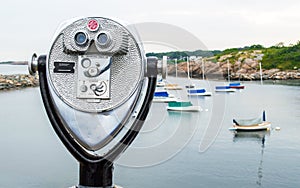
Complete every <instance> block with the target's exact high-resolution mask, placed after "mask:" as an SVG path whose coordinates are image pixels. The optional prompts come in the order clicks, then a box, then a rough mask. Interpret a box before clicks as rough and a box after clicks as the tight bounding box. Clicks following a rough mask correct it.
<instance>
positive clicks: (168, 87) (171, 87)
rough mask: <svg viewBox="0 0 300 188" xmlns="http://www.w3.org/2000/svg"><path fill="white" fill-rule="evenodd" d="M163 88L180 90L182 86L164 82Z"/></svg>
mask: <svg viewBox="0 0 300 188" xmlns="http://www.w3.org/2000/svg"><path fill="white" fill-rule="evenodd" d="M164 89H166V90H182V87H181V86H179V85H178V84H166V85H165V87H164Z"/></svg>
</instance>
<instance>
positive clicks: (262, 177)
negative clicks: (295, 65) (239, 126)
mask: <svg viewBox="0 0 300 188" xmlns="http://www.w3.org/2000/svg"><path fill="white" fill-rule="evenodd" d="M168 81H169V82H172V83H179V84H180V85H182V86H183V87H184V85H185V84H187V83H189V81H188V80H187V79H177V80H175V79H174V78H169V79H168ZM193 82H194V83H195V84H196V85H197V86H199V87H200V86H206V87H207V88H209V87H213V86H214V85H216V84H223V83H222V82H209V83H206V82H205V83H204V82H202V81H193ZM245 86H246V89H245V90H241V91H239V92H235V93H231V94H228V93H215V92H214V91H213V96H212V97H193V98H189V100H191V101H192V102H193V104H195V105H201V106H202V108H203V109H204V110H203V111H202V112H199V113H174V112H173V113H171V112H167V111H166V110H165V106H166V105H165V104H160V103H155V104H153V105H152V108H151V112H150V114H149V118H148V120H147V121H146V123H145V126H144V128H143V130H142V132H141V133H140V134H139V136H138V137H137V139H136V140H135V142H134V144H133V145H132V149H130V150H127V151H126V152H125V154H124V155H123V156H122V157H121V158H120V159H119V160H118V161H117V164H116V165H115V171H114V182H115V183H116V184H117V185H121V186H123V187H124V188H140V187H149V188H153V187H170V188H171V187H172V188H182V187H193V188H194V187H195V188H197V187H222V188H224V187H225V188H227V187H228V188H235V187H236V188H240V187H243V188H244V187H245V188H248V187H249V188H250V187H251V188H252V187H270V188H271V187H272V188H273V187H286V188H287V187H291V188H292V187H293V188H296V187H299V186H300V180H299V177H300V162H299V161H300V136H299V134H300V124H299V122H300V95H299V94H300V87H299V86H284V85H272V84H271V85H259V84H257V83H245ZM170 92H171V93H173V94H174V95H176V96H179V97H180V98H182V99H183V100H184V99H188V98H187V96H186V95H185V92H186V91H185V89H184V90H182V91H170ZM217 98H220V99H223V101H221V102H219V103H220V104H218V105H219V106H218V105H215V106H213V104H214V100H216V99H217ZM214 108H215V109H217V108H218V109H224V110H223V113H220V114H218V116H220V117H218V118H220V119H221V120H222V121H221V123H220V124H218V125H211V124H210V122H214V121H212V118H214V117H215V116H214V115H213V114H212V111H213V109H214ZM262 110H266V114H267V120H269V121H271V122H272V126H273V127H281V130H280V131H275V130H271V131H270V132H253V133H244V134H234V133H233V132H230V131H228V128H229V127H230V126H231V121H232V118H251V117H256V116H258V115H260V114H261V112H262ZM209 126H215V127H219V128H220V129H210V128H209ZM206 130H212V132H210V134H211V135H214V134H215V135H217V136H216V138H215V139H212V140H211V142H212V144H211V145H210V147H208V148H207V149H206V150H205V151H203V150H200V149H199V148H200V145H201V143H203V142H205V141H207V140H205V139H203V138H207V137H205V131H206ZM215 130H217V131H215ZM0 134H1V137H0V143H1V145H0V149H1V155H0V187H11V188H18V187H39V188H40V187H45V188H53V187H70V186H73V185H76V184H78V164H77V162H76V161H75V159H74V158H73V157H72V156H71V155H70V154H69V153H68V151H67V150H66V149H65V148H64V146H63V145H62V144H61V142H60V140H59V139H58V137H57V136H56V135H55V133H54V131H53V129H52V127H51V125H50V124H49V121H48V119H47V116H46V114H45V111H44V107H43V105H42V102H41V99H40V93H39V89H38V88H29V89H24V90H16V91H7V92H1V93H0ZM263 137H264V138H265V143H264V144H262V138H263ZM209 138H213V137H209ZM208 142H210V140H208ZM160 146H163V147H162V149H161V151H160V152H158V151H157V150H155V148H159V147H160ZM141 148H142V151H145V152H143V153H144V155H143V153H142V154H141V153H135V150H138V149H141ZM145 153H146V154H145Z"/></svg>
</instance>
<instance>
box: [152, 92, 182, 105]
mask: <svg viewBox="0 0 300 188" xmlns="http://www.w3.org/2000/svg"><path fill="white" fill-rule="evenodd" d="M177 100H178V99H177V98H175V97H174V95H170V94H169V93H168V92H166V91H156V92H154V97H153V102H166V103H167V102H171V101H177Z"/></svg>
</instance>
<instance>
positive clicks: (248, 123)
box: [229, 111, 271, 131]
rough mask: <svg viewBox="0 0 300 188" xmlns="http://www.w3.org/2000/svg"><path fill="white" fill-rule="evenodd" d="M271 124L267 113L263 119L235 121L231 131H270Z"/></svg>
mask: <svg viewBox="0 0 300 188" xmlns="http://www.w3.org/2000/svg"><path fill="white" fill-rule="evenodd" d="M270 129H271V122H267V121H266V115H265V111H263V115H262V117H257V118H252V119H233V126H232V127H230V128H229V130H234V131H259V130H270Z"/></svg>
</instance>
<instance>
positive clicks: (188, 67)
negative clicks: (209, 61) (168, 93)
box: [186, 56, 190, 79]
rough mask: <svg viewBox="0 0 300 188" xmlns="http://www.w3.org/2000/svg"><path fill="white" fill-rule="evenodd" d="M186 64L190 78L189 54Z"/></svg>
mask: <svg viewBox="0 0 300 188" xmlns="http://www.w3.org/2000/svg"><path fill="white" fill-rule="evenodd" d="M186 64H187V73H188V79H190V63H189V56H187V57H186Z"/></svg>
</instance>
